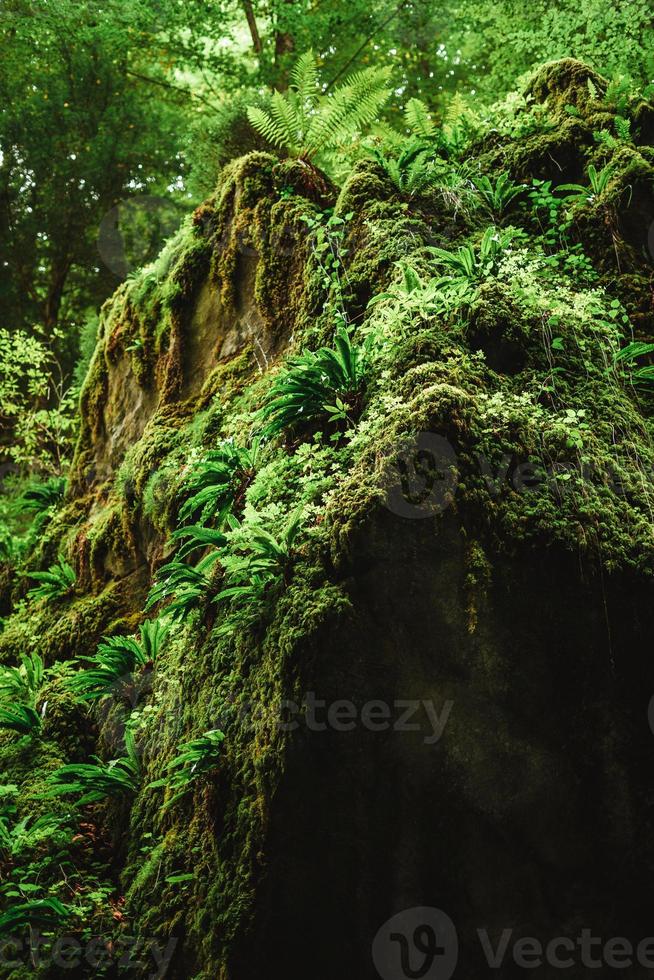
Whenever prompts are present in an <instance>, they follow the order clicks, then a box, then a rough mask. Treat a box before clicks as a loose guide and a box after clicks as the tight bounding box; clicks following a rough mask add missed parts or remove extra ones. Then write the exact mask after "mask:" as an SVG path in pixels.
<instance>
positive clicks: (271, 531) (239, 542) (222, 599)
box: [214, 507, 305, 635]
mask: <svg viewBox="0 0 654 980" xmlns="http://www.w3.org/2000/svg"><path fill="white" fill-rule="evenodd" d="M304 517H305V515H304V511H303V509H302V508H301V507H299V508H298V509H297V510H296V511H295V512H294V513H293V514H292V515H291V517H290V519H289V520H288V522H287V524H286V525H285V526H284V527H283V529H282V530H281V531H278V530H277V529H276V527H275V522H274V521H273V520H272V519H271V518H269V517H267V516H266V515H262V514H257V513H256V511H254V510H252V509H250V508H247V507H246V511H245V516H244V519H243V521H239V520H238V519H237V518H236V517H234V516H233V515H232V516H231V517H230V518H229V519H228V531H227V534H226V542H225V546H224V547H223V548H222V549H221V551H220V562H221V566H222V570H223V576H224V577H223V582H222V587H221V589H220V591H219V592H218V594H217V595H216V597H215V599H214V602H216V603H218V604H221V605H222V604H224V603H228V604H229V613H228V616H227V618H226V619H225V620H224V621H223V622H222V624H221V625H220V626H219V627H218V631H217V632H218V635H221V634H222V633H225V632H230V631H231V630H232V629H233V628H234V620H235V619H236V620H237V621H238V622H239V623H240V624H241V625H250V624H252V622H254V621H255V620H256V619H257V618H258V616H259V614H260V611H261V605H262V603H263V602H264V600H265V598H266V596H267V594H268V593H269V592H270V590H271V589H272V588H273V586H275V585H281V586H283V587H285V586H287V585H289V584H290V581H291V577H292V570H293V565H294V563H295V561H296V558H297V555H298V540H299V537H300V534H301V532H302V530H303V521H304Z"/></svg>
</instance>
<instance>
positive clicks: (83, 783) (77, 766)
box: [44, 730, 141, 806]
mask: <svg viewBox="0 0 654 980" xmlns="http://www.w3.org/2000/svg"><path fill="white" fill-rule="evenodd" d="M125 747H126V749H127V755H126V756H124V757H123V758H121V759H113V760H112V761H111V762H102V760H101V759H98V758H97V757H94V758H95V762H78V763H70V764H69V765H65V766H61V768H59V769H57V770H56V772H54V773H53V774H52V776H51V777H50V779H49V786H48V788H47V789H46V790H45V792H44V796H45V797H53V796H77V797H78V800H77V802H78V804H79V805H80V806H84V805H85V804H87V803H98V802H100V801H101V800H104V799H106V798H107V797H108V796H109V797H119V796H125V795H129V794H130V793H135V792H136V791H137V789H138V785H139V780H140V777H141V765H140V762H139V759H138V755H137V752H136V746H135V743H134V738H133V735H132V734H131V732H130V731H129V730H127V731H126V732H125Z"/></svg>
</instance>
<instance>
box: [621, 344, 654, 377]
mask: <svg viewBox="0 0 654 980" xmlns="http://www.w3.org/2000/svg"><path fill="white" fill-rule="evenodd" d="M652 354H654V344H649V343H645V342H644V341H633V342H632V343H630V344H627V346H626V347H623V348H622V350H621V351H619V352H618V353H617V354H616V356H615V363H616V364H619V365H622V366H625V367H627V368H628V369H629V380H630V381H631V382H632V384H635V385H647V386H651V385H653V384H654V364H643V365H641V366H640V367H636V366H635V365H636V362H637V361H638V359H639V358H641V357H651V355H652Z"/></svg>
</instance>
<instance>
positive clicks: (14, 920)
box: [0, 898, 73, 936]
mask: <svg viewBox="0 0 654 980" xmlns="http://www.w3.org/2000/svg"><path fill="white" fill-rule="evenodd" d="M72 915H73V909H72V908H71V906H69V905H64V904H63V902H61V901H59V899H58V898H35V899H31V900H30V901H28V902H21V903H19V904H17V905H12V907H11V908H10V909H8V910H7V911H6V912H3V913H2V915H0V936H17V935H20V934H22V933H23V932H25V930H26V929H34V928H37V927H38V928H39V929H43V930H47V931H49V932H57V931H61V930H62V929H63V928H64V927H65V925H66V923H67V922H68V920H69V919H70V918H71V916H72Z"/></svg>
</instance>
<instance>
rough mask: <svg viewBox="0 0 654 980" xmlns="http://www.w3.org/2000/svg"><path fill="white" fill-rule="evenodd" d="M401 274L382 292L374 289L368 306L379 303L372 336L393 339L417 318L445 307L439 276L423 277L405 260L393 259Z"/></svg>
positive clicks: (441, 311) (408, 327) (438, 312)
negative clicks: (374, 291)
mask: <svg viewBox="0 0 654 980" xmlns="http://www.w3.org/2000/svg"><path fill="white" fill-rule="evenodd" d="M396 266H397V268H398V269H399V270H400V274H401V278H400V280H399V281H398V282H395V283H393V284H392V285H391V286H389V288H388V290H387V291H386V292H383V293H377V295H376V296H373V297H372V299H371V300H370V302H369V303H368V308H369V309H372V308H373V307H379V310H378V313H377V316H376V317H375V320H374V322H372V323H371V324H370V327H371V330H372V331H373V336H375V335H377V336H379V337H381V338H382V339H388V340H392V339H393V338H394V337H395V338H397V336H398V335H400V334H404V333H405V332H406V331H407V330H408V329H410V328H411V327H412V326H413V325H415V324H416V323H417V322H420V321H425V320H429V319H430V318H431V317H434V316H437V315H439V314H441V313H443V312H445V310H446V309H447V300H446V294H445V293H444V292H443V289H442V280H441V279H440V278H438V277H435V276H432V277H431V278H429V279H424V278H423V277H422V276H421V275H420V273H419V272H418V271H417V270H416V269H415V268H414V267H413V266H412V265H411V264H410V263H409V262H407V261H404V260H403V261H400V262H397V263H396Z"/></svg>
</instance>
